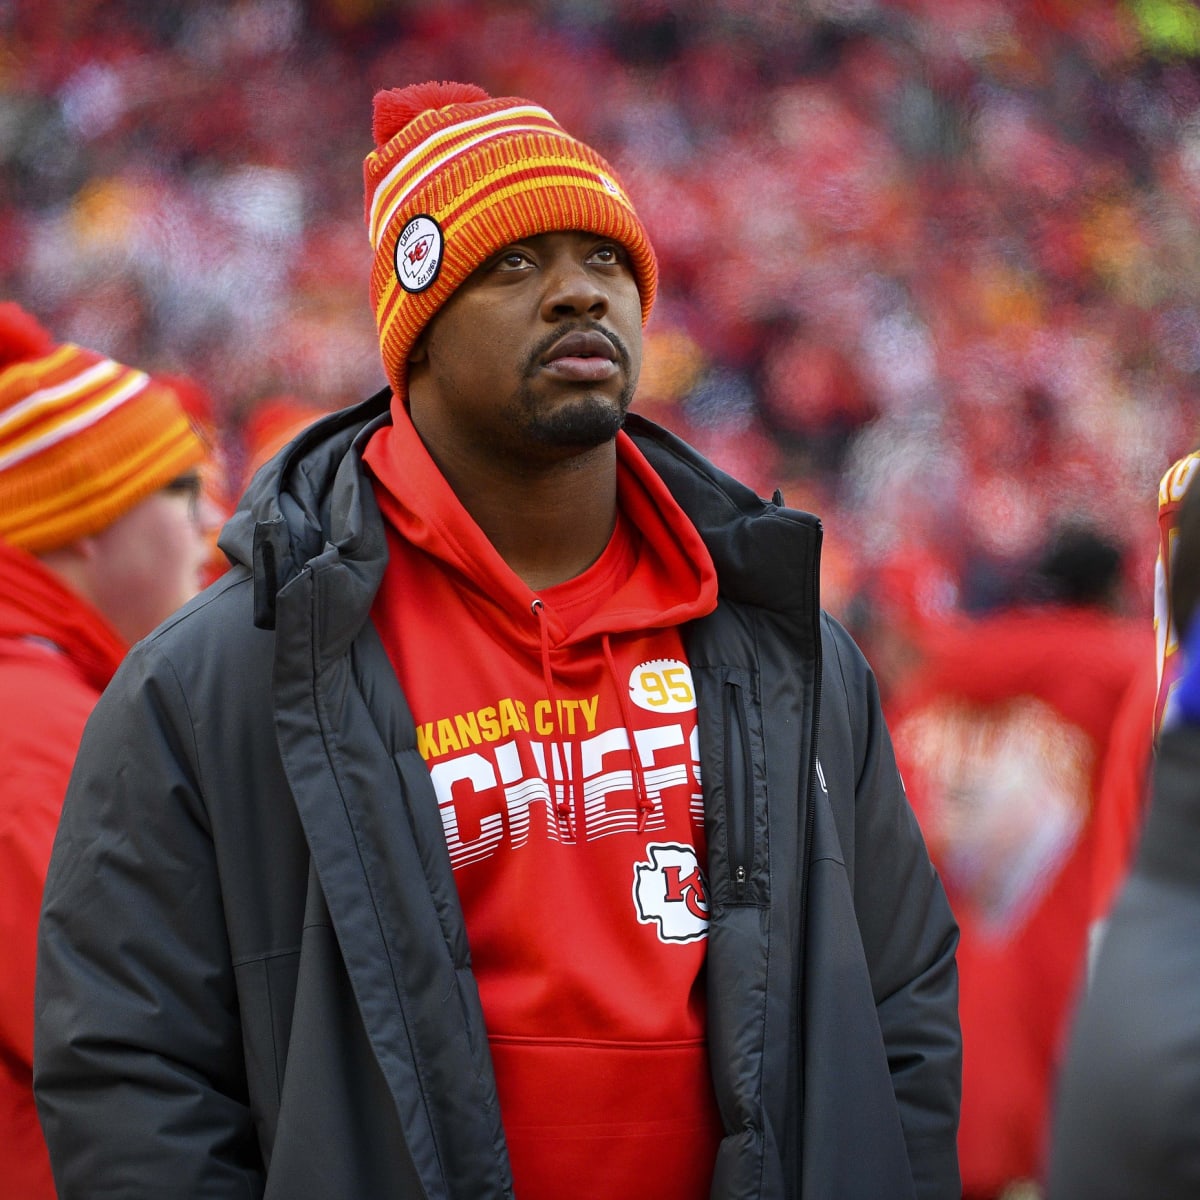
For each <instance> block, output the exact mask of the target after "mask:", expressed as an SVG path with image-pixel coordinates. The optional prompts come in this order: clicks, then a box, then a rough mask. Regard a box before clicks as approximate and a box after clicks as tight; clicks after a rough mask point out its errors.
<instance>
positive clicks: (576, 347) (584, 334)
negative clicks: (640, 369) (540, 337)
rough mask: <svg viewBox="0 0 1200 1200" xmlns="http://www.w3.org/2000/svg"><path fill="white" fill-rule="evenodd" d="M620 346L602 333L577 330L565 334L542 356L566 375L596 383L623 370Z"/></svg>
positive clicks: (549, 367) (550, 367)
mask: <svg viewBox="0 0 1200 1200" xmlns="http://www.w3.org/2000/svg"><path fill="white" fill-rule="evenodd" d="M617 358H618V356H617V349H616V347H615V346H614V345H613V344H612V342H610V341H609V340H608V338H606V337H605V336H604V335H603V334H602V333H595V332H588V331H584V330H577V331H575V332H574V333H568V334H564V336H563V337H561V338H559V340H558V341H557V342H555V343H554V345H553V346H551V347H550V349H549V350H548V351H546V353H545V354H544V355H543V356H542V359H541V365H542V367H543V368H544V369H545V370H547V371H550V372H551V373H552V374H554V375H557V376H559V377H560V378H563V379H569V380H573V381H577V382H582V383H596V382H599V381H600V380H604V379H611V378H612V377H613V376H614V375H615V374H617V372H618V371H619V370H620V365H619V363H618V361H617Z"/></svg>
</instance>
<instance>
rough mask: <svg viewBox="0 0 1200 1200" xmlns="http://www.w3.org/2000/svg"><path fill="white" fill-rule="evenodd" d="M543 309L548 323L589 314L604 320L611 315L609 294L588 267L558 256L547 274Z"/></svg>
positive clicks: (564, 255) (566, 255) (570, 257)
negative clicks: (606, 315)
mask: <svg viewBox="0 0 1200 1200" xmlns="http://www.w3.org/2000/svg"><path fill="white" fill-rule="evenodd" d="M542 309H543V316H545V318H546V319H547V320H556V319H560V318H562V317H564V316H583V315H585V314H586V315H588V316H591V317H594V318H600V317H602V316H604V314H605V313H606V312H608V292H607V291H606V290H605V289H604V287H603V286H602V285H601V283H600V281H598V280H597V279H596V277H595V275H594V274H593V273H592V272H591V271H589V270H588V268H587V266H586V265H585V264H584V263H581V262H579V261H578V259H576V258H574V257H573V256H572V255H569V254H563V255H558V256H556V258H555V259H554V261H553V262H552V263H551V264H550V269H549V271H548V273H547V286H546V294H545V298H544V300H543V304H542Z"/></svg>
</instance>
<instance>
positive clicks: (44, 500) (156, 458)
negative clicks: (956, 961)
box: [0, 303, 205, 554]
mask: <svg viewBox="0 0 1200 1200" xmlns="http://www.w3.org/2000/svg"><path fill="white" fill-rule="evenodd" d="M204 457H205V446H204V443H203V442H202V441H201V440H200V438H199V436H198V435H197V434H196V432H195V431H194V430H193V428H192V425H191V422H190V421H189V420H188V417H187V414H186V413H185V412H184V410H183V407H182V405H181V404H180V402H179V400H178V398H177V397H176V395H175V393H174V391H172V390H171V389H170V388H168V387H166V386H164V385H163V384H161V383H157V382H155V381H154V380H152V379H151V378H150V377H149V376H147V375H146V374H145V373H144V372H142V371H137V370H134V369H133V368H131V367H125V366H122V365H121V364H120V363H117V362H113V361H112V360H111V359H108V358H105V357H104V356H103V355H100V354H97V353H96V352H95V351H92V350H85V349H82V348H81V347H79V346H73V345H71V344H69V343H64V344H63V345H61V346H56V345H55V344H54V340H53V339H52V338H51V336H50V334H49V333H47V332H46V330H45V329H43V328H42V326H41V325H39V324H38V322H37V321H36V320H35V319H34V318H33V317H32V316H30V315H29V313H27V312H25V310H24V309H22V308H21V307H20V306H19V305H16V304H13V303H3V304H0V538H3V539H4V540H5V541H6V542H8V543H9V544H10V545H13V546H19V547H21V548H22V549H24V550H28V551H29V552H30V553H32V554H41V553H43V552H45V551H47V550H54V549H57V548H58V547H60V546H66V545H69V544H70V543H71V542H73V541H75V540H76V539H77V538H81V537H86V536H87V535H88V534H92V533H96V532H98V531H99V530H101V529H103V528H104V527H105V526H106V525H109V524H111V523H112V522H113V521H115V520H116V519H117V518H118V517H119V516H121V515H123V514H124V513H125V512H127V511H128V510H129V509H131V508H133V507H134V506H135V505H136V504H138V503H140V502H141V501H142V500H144V499H145V498H146V497H147V496H149V495H150V494H151V493H152V492H155V491H157V490H158V489H159V488H161V487H163V486H164V485H165V484H168V483H170V482H171V480H173V479H176V478H178V476H180V475H182V474H183V473H184V472H186V471H188V470H190V469H191V468H193V467H195V466H197V465H198V464H199V463H201V462H202V461H203V459H204Z"/></svg>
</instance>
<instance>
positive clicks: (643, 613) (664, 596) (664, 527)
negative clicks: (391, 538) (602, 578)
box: [363, 410, 717, 648]
mask: <svg viewBox="0 0 1200 1200" xmlns="http://www.w3.org/2000/svg"><path fill="white" fill-rule="evenodd" d="M363 457H364V460H365V462H366V464H367V466H368V467H369V468H370V469H371V470H372V472H373V473H374V474H375V476H376V478H377V479H378V480H379V481H380V484H381V486H382V488H383V490H384V491H383V494H382V495H381V496H380V503H381V505H382V507H383V509H384V511H385V513H386V515H387V517H388V520H389V521H390V523H391V524H392V526H393V528H394V529H395V530H396V531H397V532H398V533H399V534H400V535H401V536H402V537H403V538H404V539H405V541H407V542H408V543H409V544H411V545H413V546H415V547H417V548H419V549H420V550H421V551H423V552H424V553H425V554H427V555H429V556H430V557H431V558H433V559H436V560H437V561H438V562H439V564H440V565H441V567H442V569H443V570H445V571H447V572H449V573H450V574H451V575H452V576H453V577H454V578H455V580H456V583H457V585H458V586H459V587H460V588H461V590H462V591H463V593H464V594H465V595H466V596H467V597H469V601H470V603H471V604H472V606H473V607H476V608H478V609H482V610H486V618H487V619H488V620H489V621H496V622H500V623H503V624H504V625H505V626H506V627H508V632H509V633H510V635H511V636H513V637H515V638H518V639H520V640H525V641H529V640H531V639H532V641H534V642H536V641H537V640H538V631H537V629H536V627H535V625H534V624H533V623H532V622H531V621H530V620H529V615H530V611H531V608H532V606H533V605H534V604H535V602H536V601H537V600H538V599H539V597H538V593H537V592H535V591H534V590H533V589H531V588H530V587H529V586H528V585H527V584H525V583H524V582H523V581H522V580H521V579H520V577H519V576H518V575H517V574H516V573H515V572H514V571H513V570H512V569H511V568H510V567H509V566H508V564H507V563H506V562H505V561H504V559H503V558H502V557H501V556H500V554H499V553H498V552H497V551H496V549H495V547H494V546H493V545H492V544H491V542H489V541H488V539H487V537H486V536H485V535H484V533H483V531H482V530H481V529H480V528H479V526H478V525H477V524H476V523H475V521H474V520H473V519H472V518H471V517H470V515H469V514H468V513H467V511H466V509H465V508H463V506H462V504H461V503H460V501H459V500H458V497H457V496H456V495H455V494H454V492H453V490H452V489H451V487H450V485H449V484H448V483H447V482H446V480H445V478H444V477H443V476H442V474H441V472H440V471H439V470H438V468H437V466H436V464H435V463H434V461H433V459H432V458H431V457H430V455H429V452H428V451H427V450H426V449H425V446H424V444H423V443H422V441H421V439H420V436H419V435H418V434H417V431H416V429H415V428H414V427H413V425H412V422H411V421H410V420H408V419H406V415H405V414H404V412H403V410H401V412H400V413H399V414H398V415H397V416H396V418H395V423H394V424H393V425H391V426H388V427H386V428H384V429H380V430H378V431H377V432H376V433H375V435H374V437H373V438H372V440H371V443H370V445H369V446H368V447H367V448H366V450H365V453H364V456H363ZM617 502H618V507H619V510H620V514H621V518H622V519H623V520H624V521H626V522H627V523H628V525H629V527H630V529H631V530H632V531H633V533H634V540H635V544H636V547H637V558H636V563H635V564H634V566H633V569H632V571H631V572H630V576H629V578H628V579H627V580H626V581H625V583H624V584H623V585H622V586H621V587H620V588H618V589H617V591H616V592H615V593H614V594H613V595H611V596H610V597H608V599H607V600H605V601H604V602H603V603H602V604H601V605H600V606H599V607H598V608H597V609H596V610H595V611H594V612H593V613H592V614H591V615H589V616H588V617H586V618H585V619H584V620H583V621H582V622H581V623H580V624H579V625H578V626H576V627H575V628H566V627H565V626H564V625H563V623H562V621H561V620H560V619H559V618H558V616H557V615H556V614H555V613H554V612H553V611H552V609H547V610H546V611H545V618H544V619H545V623H546V632H547V633H548V635H549V641H550V645H552V646H554V647H556V648H557V647H560V646H570V645H573V644H576V643H579V642H582V641H585V640H587V639H589V638H593V637H597V636H603V635H614V634H623V633H632V632H637V631H642V630H648V629H662V628H668V627H673V626H677V625H680V624H682V623H684V622H685V621H688V620H693V619H695V618H697V617H700V616H704V615H705V614H707V613H709V612H711V611H712V609H713V607H714V606H715V604H716V596H717V583H716V572H715V570H714V568H713V564H712V560H711V558H710V557H709V553H708V551H707V549H706V548H705V546H704V543H703V541H702V540H701V538H700V535H699V534H698V533H697V532H696V529H695V527H694V526H693V525H692V523H691V521H690V520H689V519H688V518H687V516H686V515H685V514H684V513H683V511H682V510H681V509H680V507H679V505H678V504H677V503H676V502H675V500H674V499H673V497H672V496H671V494H670V492H669V491H668V490H667V488H666V486H665V484H664V483H663V482H662V480H661V479H660V478H659V476H658V475H657V474H656V473H655V472H654V470H653V469H652V468H651V467H650V465H649V464H648V463H647V462H646V460H645V458H644V457H643V456H642V453H641V451H639V450H638V449H637V447H636V446H635V445H634V443H633V441H632V440H631V439H630V438H629V437H628V436H627V435H626V434H625V433H620V434H618V437H617Z"/></svg>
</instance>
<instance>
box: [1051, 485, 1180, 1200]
mask: <svg viewBox="0 0 1200 1200" xmlns="http://www.w3.org/2000/svg"><path fill="white" fill-rule="evenodd" d="M1198 601H1200V488H1197V486H1196V484H1195V481H1194V478H1193V481H1192V482H1191V483H1190V484H1189V485H1188V487H1187V492H1186V494H1185V495H1184V497H1183V501H1182V503H1181V504H1180V507H1179V509H1178V526H1177V535H1176V539H1175V545H1174V547H1173V553H1172V560H1171V564H1170V585H1169V593H1168V596H1167V605H1168V614H1169V619H1170V621H1171V622H1172V624H1173V628H1174V629H1175V630H1176V631H1177V632H1178V635H1179V642H1180V655H1181V658H1182V660H1183V665H1182V668H1181V669H1180V674H1179V678H1178V682H1177V684H1176V685H1175V687H1174V689H1173V691H1172V694H1171V704H1170V706H1169V708H1168V716H1167V717H1166V719H1165V720H1164V723H1163V727H1162V731H1161V733H1160V735H1159V740H1158V743H1157V746H1156V748H1155V753H1154V762H1153V767H1152V771H1153V774H1152V780H1151V785H1150V787H1151V790H1150V794H1149V801H1148V807H1147V810H1146V819H1145V825H1144V828H1143V831H1142V835H1141V841H1140V843H1139V846H1138V850H1137V855H1136V857H1135V859H1134V861H1133V865H1132V868H1131V870H1130V873H1129V876H1128V878H1127V879H1126V881H1125V883H1124V884H1123V885H1122V887H1121V889H1120V891H1119V893H1118V895H1117V899H1116V902H1115V904H1114V906H1113V909H1112V912H1111V914H1110V915H1109V918H1108V920H1107V922H1106V926H1105V929H1104V933H1103V936H1102V937H1101V939H1100V941H1099V947H1098V950H1097V951H1096V956H1095V961H1094V964H1093V968H1092V971H1091V973H1090V977H1089V981H1088V984H1087V987H1086V990H1085V991H1084V992H1083V994H1082V995H1081V997H1080V999H1079V1003H1078V1007H1077V1010H1076V1013H1075V1018H1074V1026H1073V1029H1072V1032H1071V1039H1070V1044H1069V1046H1068V1050H1067V1055H1066V1059H1065V1062H1064V1065H1063V1070H1062V1075H1061V1080H1060V1084H1059V1092H1058V1098H1057V1104H1056V1109H1055V1115H1054V1126H1053V1135H1052V1138H1051V1151H1050V1179H1049V1188H1048V1195H1049V1196H1050V1197H1051V1200H1124V1197H1127V1196H1153V1197H1154V1198H1155V1200H1185V1198H1190V1197H1193V1196H1196V1195H1200V1138H1198V1137H1197V1129H1198V1128H1200V1125H1198V1122H1200V1017H1198V1015H1197V1014H1198V1012H1200V1008H1198V1006H1197V992H1198V989H1197V982H1196V981H1197V971H1198V968H1200V956H1198V954H1197V945H1198V944H1200V943H1198V941H1197V936H1196V935H1197V931H1198V930H1200V621H1197V620H1196V612H1197V603H1198Z"/></svg>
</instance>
